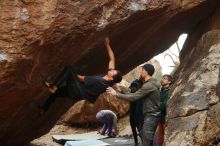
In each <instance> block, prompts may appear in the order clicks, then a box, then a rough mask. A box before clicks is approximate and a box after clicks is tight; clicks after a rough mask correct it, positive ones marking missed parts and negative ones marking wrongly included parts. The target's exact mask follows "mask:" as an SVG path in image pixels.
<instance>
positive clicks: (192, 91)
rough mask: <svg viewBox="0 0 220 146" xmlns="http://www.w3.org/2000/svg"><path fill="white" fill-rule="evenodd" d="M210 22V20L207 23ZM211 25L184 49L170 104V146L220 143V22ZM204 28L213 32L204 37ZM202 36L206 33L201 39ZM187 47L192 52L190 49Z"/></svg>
mask: <svg viewBox="0 0 220 146" xmlns="http://www.w3.org/2000/svg"><path fill="white" fill-rule="evenodd" d="M217 12H218V11H217ZM214 18H215V17H214ZM218 18H220V17H219V13H218ZM216 20H218V21H216ZM210 22H211V21H207V22H206V24H208V23H209V24H210ZM211 24H213V25H211V27H210V25H206V27H204V25H203V26H202V25H200V26H199V27H198V29H197V30H196V31H195V33H194V34H193V35H190V36H189V38H188V39H189V40H188V44H186V46H185V48H184V49H185V50H183V51H185V52H184V53H187V55H186V56H181V64H180V67H179V69H178V71H177V72H176V74H175V76H176V81H175V84H174V88H173V92H172V95H171V98H170V100H169V104H168V117H167V129H166V145H167V146H176V145H180V146H203V145H217V144H219V140H220V114H219V113H220V102H219V101H220V90H219V87H220V83H219V80H220V79H219V77H220V74H219V71H220V66H219V64H220V29H217V28H220V25H219V19H214V21H213V22H212V23H211ZM217 24H218V25H217ZM213 26H214V28H213ZM217 26H218V27H217ZM204 28H205V29H210V28H211V30H210V31H208V32H206V33H204V34H203V33H202V32H204ZM202 30H203V31H202ZM195 34H197V35H195ZM198 34H200V35H201V34H202V35H201V37H199V36H200V35H198ZM195 39H198V41H195ZM192 40H194V41H192ZM191 46H194V47H191ZM187 47H191V49H189V48H188V49H187V50H186V48H187Z"/></svg>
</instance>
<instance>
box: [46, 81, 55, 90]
mask: <svg viewBox="0 0 220 146" xmlns="http://www.w3.org/2000/svg"><path fill="white" fill-rule="evenodd" d="M44 85H45V86H46V87H47V88H52V87H53V84H52V83H50V82H48V81H44Z"/></svg>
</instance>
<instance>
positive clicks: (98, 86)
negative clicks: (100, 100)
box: [81, 76, 112, 103]
mask: <svg viewBox="0 0 220 146" xmlns="http://www.w3.org/2000/svg"><path fill="white" fill-rule="evenodd" d="M109 86H112V85H111V83H110V82H109V81H107V80H105V79H103V78H102V76H86V77H85V79H84V82H83V83H81V87H82V88H81V89H82V92H83V96H84V98H85V99H86V100H88V101H89V102H91V103H95V102H96V100H97V97H98V96H99V95H100V94H101V93H103V92H105V91H106V88H107V87H109Z"/></svg>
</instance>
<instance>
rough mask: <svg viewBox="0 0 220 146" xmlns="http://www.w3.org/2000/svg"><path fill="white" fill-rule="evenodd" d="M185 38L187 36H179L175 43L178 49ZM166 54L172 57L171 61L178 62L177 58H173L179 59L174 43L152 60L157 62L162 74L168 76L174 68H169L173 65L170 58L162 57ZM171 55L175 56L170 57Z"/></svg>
mask: <svg viewBox="0 0 220 146" xmlns="http://www.w3.org/2000/svg"><path fill="white" fill-rule="evenodd" d="M186 38H187V34H182V35H180V37H179V39H178V41H177V42H178V44H179V47H180V49H182V47H183V44H184V42H185V40H186ZM166 53H168V54H170V55H171V56H172V57H173V59H175V60H178V59H179V58H177V57H175V56H178V57H179V52H178V49H177V45H176V43H174V44H173V45H172V46H171V47H170V48H168V49H167V50H166V51H164V52H163V53H161V54H159V55H157V56H154V59H156V60H157V61H159V63H160V65H161V67H162V74H170V73H171V72H172V70H173V68H174V67H170V66H173V65H174V63H173V61H172V60H171V58H170V57H169V56H166V57H164V55H165V54H166ZM172 54H175V55H172Z"/></svg>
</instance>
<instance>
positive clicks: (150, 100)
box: [116, 78, 160, 117]
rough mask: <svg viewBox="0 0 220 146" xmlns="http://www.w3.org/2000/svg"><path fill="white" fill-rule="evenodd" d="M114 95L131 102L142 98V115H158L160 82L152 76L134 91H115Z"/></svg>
mask: <svg viewBox="0 0 220 146" xmlns="http://www.w3.org/2000/svg"><path fill="white" fill-rule="evenodd" d="M116 96H117V97H118V98H119V99H124V100H128V101H131V102H132V101H136V100H138V99H142V101H143V114H144V116H156V117H158V116H160V82H159V81H158V80H156V79H154V78H150V79H149V80H147V81H145V82H144V83H143V86H142V87H141V88H140V89H139V90H137V91H136V92H135V93H128V94H122V93H119V92H117V94H116Z"/></svg>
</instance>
